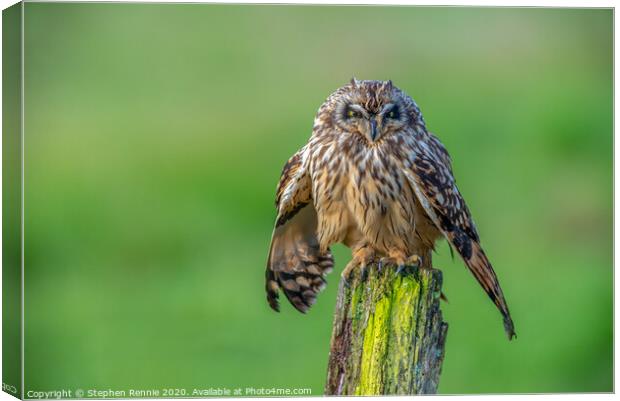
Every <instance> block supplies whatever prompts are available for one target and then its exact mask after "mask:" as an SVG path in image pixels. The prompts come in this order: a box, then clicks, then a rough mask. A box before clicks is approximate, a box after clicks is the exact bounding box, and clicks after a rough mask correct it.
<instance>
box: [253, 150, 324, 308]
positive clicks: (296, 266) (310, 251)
mask: <svg viewBox="0 0 620 401" xmlns="http://www.w3.org/2000/svg"><path fill="white" fill-rule="evenodd" d="M307 158H308V148H307V147H304V148H302V149H301V150H300V151H299V152H297V153H296V154H295V155H293V157H291V158H290V159H289V160H288V162H287V163H286V165H285V166H284V169H283V170H282V176H281V177H280V182H279V184H278V189H277V194H276V207H277V210H278V215H277V218H276V224H275V227H274V230H273V235H272V238H271V247H270V250H269V257H268V260H267V270H266V272H265V276H266V277H265V278H266V284H265V288H266V291H267V301H268V302H269V305H270V306H271V308H273V309H274V310H275V311H279V310H280V306H279V303H278V293H279V290H280V289H282V291H283V292H284V295H286V297H287V298H288V300H289V301H290V302H291V304H292V305H293V306H294V307H295V308H296V309H297V310H299V311H300V312H304V313H305V312H306V311H307V310H308V309H309V308H310V306H312V304H314V302H315V300H316V296H317V295H318V293H319V292H320V291H321V290H322V289H323V288H325V285H326V281H325V276H326V275H327V273H329V272H330V271H331V270H332V268H333V265H334V260H333V257H332V254H331V252H330V251H329V250H328V251H327V252H326V253H321V252H320V247H319V241H318V238H317V233H316V230H317V215H316V210H315V209H314V205H313V203H312V185H311V180H310V174H309V173H308V170H307V164H308V163H307V161H308V160H307Z"/></svg>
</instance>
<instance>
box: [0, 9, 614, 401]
mask: <svg viewBox="0 0 620 401" xmlns="http://www.w3.org/2000/svg"><path fill="white" fill-rule="evenodd" d="M41 1H45V0H28V1H27V2H41ZM62 2H76V3H101V2H112V1H93V0H82V1H75V0H64V1H62ZM130 2H131V3H201V2H198V1H175V0H168V1H162V0H133V1H130ZM15 3H16V1H13V0H0V8H2V9H5V8H7V7H9V6H11V5H13V4H15ZM202 3H235V4H316V5H328V4H340V5H421V6H425V5H426V6H481V7H571V8H572V7H582V8H597V7H600V8H615V7H616V2H615V1H599V0H592V1H587V2H586V1H576V0H572V1H567V0H564V1H551V0H542V1H506V0H505V1H497V0H496V1H493V0H474V1H466V0H461V1H458V0H456V1H455V0H452V1H445V0H444V1H441V0H439V1H432V0H427V1H406V0H401V1H398V0H391V1H386V0H340V1H337V2H335V1H328V0H314V1H299V0H288V1H283V0H269V1H258V0H229V1H217V0H212V1H207V2H202ZM24 13H25V8H24V5H23V4H22V34H21V42H22V54H21V57H22V59H21V70H22V82H21V95H22V98H21V113H22V115H21V168H22V171H21V185H22V188H21V194H20V197H21V225H22V227H21V247H22V249H21V270H22V271H21V281H22V282H21V291H22V292H21V309H22V310H21V313H22V325H21V336H22V345H21V354H22V361H23V360H24V352H25V350H24V333H25V327H24V325H23V322H24V280H25V276H24V244H25V237H24V206H25V202H24V184H25V180H24V166H25V164H24V155H25V152H24V146H25V135H24V134H25V119H24V113H25V99H24V93H25V81H24V79H23V77H24V63H25V60H24V52H23V45H24ZM614 20H615V16H614ZM1 36H2V29H1V19H0V39H1ZM617 39H618V33H617V32H616V30H615V29H614V77H615V76H616V74H617V72H618V71H617V65H618V64H617V63H616V53H615V43H617ZM0 65H1V54H0ZM1 86H2V84H1V80H0V90H1ZM615 93H616V81H615V79H614V94H615ZM616 115H617V108H616V102H615V96H614V133H615V120H616V119H615V117H616ZM1 122H2V117H1V116H0V125H1ZM618 146H619V145H618V144H617V143H616V141H615V135H614V266H615V265H616V262H617V259H616V257H617V253H616V252H615V249H616V247H617V246H619V245H620V243H619V242H618V238H617V236H616V235H615V233H616V227H617V225H616V218H615V217H616V215H615V210H616V208H618V207H619V206H620V200H618V198H617V197H616V196H615V195H616V192H615V189H616V188H617V186H616V185H615V184H616V177H617V176H618V175H617V174H616V173H617V170H616V168H617V165H616V163H615V155H616V153H617V152H616V151H617V150H618V149H619V147H618ZM1 147H2V144H1V142H0V154H1ZM0 171H1V164H0ZM1 194H2V188H1V186H0V195H1ZM0 222H1V217H0ZM1 239H2V232H1V231H0V240H1ZM0 284H1V277H0ZM616 284H618V278H617V276H616V275H615V272H614V289H615V288H616ZM0 288H1V285H0ZM615 321H616V319H615V290H614V389H616V388H617V385H618V380H617V376H616V375H615V373H616V371H615V360H616V358H615V356H616V351H617V348H616V347H615V344H616V340H617V338H618V334H617V332H616V331H615ZM1 325H2V322H1V320H0V332H1ZM0 355H1V352H0ZM1 374H2V366H1V364H0V377H1ZM24 384H25V383H24V364H23V363H22V398H23V391H25V389H24ZM433 397H434V398H438V399H447V398H448V397H453V396H442V395H438V396H433ZM526 397H527V399H528V400H543V399H544V400H553V401H556V400H557V401H560V400H561V401H564V400H568V401H573V400H591V399H595V400H608V399H609V400H611V399H614V398H615V397H614V395H612V394H552V395H496V394H492V395H475V396H459V399H461V400H464V401H471V400H479V399H485V400H490V401H494V400H521V399H525V398H526ZM316 398H317V397H300V398H291V399H293V400H295V401H297V400H316ZM379 398H384V397H379ZM385 398H386V399H388V398H387V397H385ZM14 399H15V398H13V397H12V396H10V395H9V394H7V393H4V392H0V401H4V400H14ZM228 399H230V398H228ZM246 399H247V398H246ZM281 399H282V398H279V400H281ZM159 400H161V398H160V399H159ZM389 400H398V401H404V400H407V401H411V397H389Z"/></svg>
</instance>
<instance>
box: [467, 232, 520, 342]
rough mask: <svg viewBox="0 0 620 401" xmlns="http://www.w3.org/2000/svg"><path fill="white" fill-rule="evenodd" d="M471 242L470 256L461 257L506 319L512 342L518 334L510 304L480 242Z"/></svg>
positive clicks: (505, 324) (509, 337) (508, 333)
mask: <svg viewBox="0 0 620 401" xmlns="http://www.w3.org/2000/svg"><path fill="white" fill-rule="evenodd" d="M470 241H471V252H470V253H469V255H463V254H462V255H461V256H463V259H464V261H465V264H466V265H467V267H468V268H469V270H470V271H471V272H472V274H473V275H474V277H475V278H476V280H478V283H480V285H481V286H482V288H483V289H484V291H485V292H486V293H487V295H488V296H489V298H491V300H492V301H493V303H494V304H495V306H496V307H497V309H499V311H500V313H501V314H502V316H503V317H504V330H505V331H506V335H508V339H509V340H512V339H513V338H516V337H517V334H516V333H515V328H514V323H513V322H512V318H511V317H510V311H509V310H508V304H507V303H506V298H504V293H503V292H502V288H501V287H500V285H499V280H498V279H497V276H496V274H495V271H494V270H493V266H491V262H489V259H488V258H487V256H486V254H485V253H484V251H483V250H482V247H481V246H480V244H479V243H478V241H475V240H473V239H470Z"/></svg>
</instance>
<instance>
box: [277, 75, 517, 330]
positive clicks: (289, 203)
mask: <svg viewBox="0 0 620 401" xmlns="http://www.w3.org/2000/svg"><path fill="white" fill-rule="evenodd" d="M276 207H277V211H278V215H277V221H276V224H275V229H274V232H273V237H272V240H271V249H270V252H269V260H268V262H267V272H266V279H267V283H266V289H267V300H268V301H269V304H270V305H271V307H272V308H273V309H275V310H279V305H278V292H279V290H280V289H282V291H283V292H284V294H285V295H286V297H287V298H288V300H289V301H290V302H291V304H293V306H294V307H295V308H297V309H298V310H299V311H301V312H306V311H307V310H308V308H309V307H310V306H311V305H312V304H313V303H314V301H315V300H316V296H317V294H318V293H319V292H320V291H321V290H322V289H323V287H324V286H325V276H326V274H327V273H328V272H329V271H331V269H332V267H333V263H334V262H333V257H332V254H331V252H330V245H332V244H334V243H338V242H341V243H344V244H345V245H346V246H348V247H349V248H351V250H352V253H353V259H352V260H351V262H350V263H349V264H348V265H347V267H346V268H345V270H344V272H343V276H344V277H345V279H346V278H347V277H348V274H349V273H350V272H351V270H352V269H354V268H356V267H361V268H365V267H366V266H367V265H368V264H370V263H371V262H373V261H374V260H377V259H378V260H380V263H391V264H395V265H397V266H399V267H402V266H404V265H405V264H410V263H417V264H421V266H422V267H430V266H429V264H428V261H430V257H428V256H429V255H430V252H431V251H432V249H433V247H434V243H435V241H436V240H438V239H439V238H440V237H445V238H446V239H447V240H448V241H449V243H450V245H451V246H452V247H453V248H454V249H456V250H457V252H458V253H459V254H460V256H461V257H462V259H463V261H464V262H465V264H466V265H467V267H468V268H469V270H470V271H471V272H472V273H473V275H474V276H475V278H476V279H477V280H478V282H479V283H480V285H481V286H482V287H483V288H484V290H485V291H486V293H487V294H488V295H489V297H490V298H491V299H492V300H493V302H494V303H495V305H496V306H497V308H498V309H499V311H500V312H501V313H502V315H503V317H504V328H505V330H506V333H507V334H508V338H509V339H511V338H512V337H514V336H515V332H514V326H513V323H512V319H511V317H510V312H509V311H508V305H507V304H506V300H505V299H504V295H503V293H502V290H501V288H500V285H499V282H498V280H497V276H496V275H495V272H494V271H493V268H492V267H491V263H490V262H489V260H488V259H487V257H486V255H485V253H484V251H483V250H482V248H481V246H480V238H479V237H478V232H477V231H476V227H475V225H474V222H473V221H472V218H471V215H470V213H469V209H468V208H467V205H466V204H465V200H464V199H463V197H462V196H461V194H460V193H459V190H458V188H457V187H456V183H455V180H454V177H453V175H452V165H451V160H450V156H449V155H448V152H447V151H446V149H445V148H444V146H443V145H442V144H441V142H439V140H438V139H437V138H436V137H435V136H433V135H432V134H431V133H430V132H428V131H427V129H426V125H425V123H424V119H423V118H422V114H421V113H420V109H419V108H418V106H417V105H416V103H415V102H414V101H413V100H412V99H411V98H410V97H409V96H408V95H407V94H405V93H404V92H403V91H402V90H400V89H398V88H397V87H395V86H393V85H392V82H391V81H385V82H383V81H358V80H356V79H353V80H351V82H350V83H349V84H347V85H345V86H343V87H341V88H340V89H338V90H337V91H336V92H334V93H332V94H331V95H330V96H329V97H328V98H327V100H326V101H325V103H323V105H321V107H320V108H319V111H318V113H317V115H316V118H315V120H314V127H313V130H312V136H311V138H310V140H309V142H308V143H307V144H306V145H305V146H304V147H303V148H301V150H299V151H298V152H297V153H295V154H294V155H293V157H291V158H290V159H289V160H288V162H287V163H286V165H285V166H284V170H283V171H282V177H281V178H280V183H279V185H278V189H277V197H276ZM418 255H419V256H418Z"/></svg>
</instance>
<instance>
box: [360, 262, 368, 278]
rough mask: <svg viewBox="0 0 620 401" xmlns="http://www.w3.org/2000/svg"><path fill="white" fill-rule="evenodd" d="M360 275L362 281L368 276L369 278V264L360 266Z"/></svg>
mask: <svg viewBox="0 0 620 401" xmlns="http://www.w3.org/2000/svg"><path fill="white" fill-rule="evenodd" d="M360 277H361V279H362V281H366V278H368V266H366V265H361V266H360Z"/></svg>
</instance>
